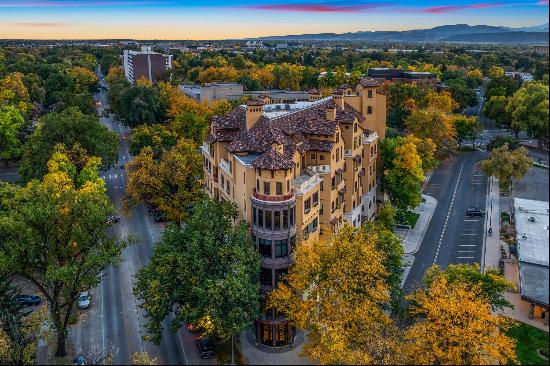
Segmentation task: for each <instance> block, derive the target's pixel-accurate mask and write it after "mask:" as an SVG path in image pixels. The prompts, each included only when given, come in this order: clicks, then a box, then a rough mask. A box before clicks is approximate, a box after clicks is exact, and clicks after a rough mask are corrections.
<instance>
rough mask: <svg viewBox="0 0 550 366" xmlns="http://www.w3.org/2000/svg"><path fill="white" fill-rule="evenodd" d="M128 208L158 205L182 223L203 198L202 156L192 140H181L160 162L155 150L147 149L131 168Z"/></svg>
mask: <svg viewBox="0 0 550 366" xmlns="http://www.w3.org/2000/svg"><path fill="white" fill-rule="evenodd" d="M127 170H128V184H127V187H126V195H125V202H126V205H127V206H130V205H135V204H139V203H140V202H142V201H143V200H145V201H147V202H149V203H152V204H154V205H156V206H157V207H158V208H159V209H160V210H161V211H162V212H164V213H165V214H166V216H167V217H168V219H170V220H174V221H179V220H182V219H184V218H185V217H186V216H187V215H188V213H187V211H186V208H187V207H188V206H189V205H190V204H192V203H193V202H195V201H197V199H198V198H199V197H200V195H201V192H202V191H201V187H200V181H199V179H200V175H201V173H202V161H201V156H200V155H199V153H198V150H197V147H196V146H195V145H194V144H193V143H192V142H191V141H188V140H184V139H182V140H180V141H178V143H177V145H176V146H174V147H173V148H172V149H170V150H165V151H163V153H162V156H161V157H160V159H158V160H157V159H156V158H155V156H154V154H153V150H152V149H151V148H150V147H148V146H147V147H145V148H143V149H142V150H141V152H140V153H139V155H137V156H136V157H135V158H134V159H133V160H132V161H131V162H130V163H128V165H127Z"/></svg>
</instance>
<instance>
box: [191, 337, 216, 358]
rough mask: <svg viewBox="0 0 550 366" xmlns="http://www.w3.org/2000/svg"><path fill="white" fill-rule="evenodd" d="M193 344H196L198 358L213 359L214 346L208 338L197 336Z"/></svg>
mask: <svg viewBox="0 0 550 366" xmlns="http://www.w3.org/2000/svg"><path fill="white" fill-rule="evenodd" d="M195 343H196V344H197V348H198V350H199V356H200V358H213V357H214V345H213V344H212V342H211V341H210V340H209V339H208V338H206V337H203V336H198V337H197V338H196V339H195Z"/></svg>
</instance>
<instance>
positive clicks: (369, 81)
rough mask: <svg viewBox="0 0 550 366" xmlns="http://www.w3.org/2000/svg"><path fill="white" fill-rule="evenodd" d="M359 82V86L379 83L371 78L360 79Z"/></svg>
mask: <svg viewBox="0 0 550 366" xmlns="http://www.w3.org/2000/svg"><path fill="white" fill-rule="evenodd" d="M359 84H361V86H363V87H373V86H380V83H379V82H378V81H376V80H374V79H372V78H368V79H361V80H359Z"/></svg>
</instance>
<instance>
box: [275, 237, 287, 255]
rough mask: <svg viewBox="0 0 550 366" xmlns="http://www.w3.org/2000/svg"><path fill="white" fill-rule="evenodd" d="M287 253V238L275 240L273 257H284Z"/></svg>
mask: <svg viewBox="0 0 550 366" xmlns="http://www.w3.org/2000/svg"><path fill="white" fill-rule="evenodd" d="M287 255H288V240H287V239H284V240H275V258H281V257H286V256H287Z"/></svg>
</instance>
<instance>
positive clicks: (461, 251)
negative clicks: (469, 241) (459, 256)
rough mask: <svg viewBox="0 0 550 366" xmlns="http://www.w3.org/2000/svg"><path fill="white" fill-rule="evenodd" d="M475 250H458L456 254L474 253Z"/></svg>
mask: <svg viewBox="0 0 550 366" xmlns="http://www.w3.org/2000/svg"><path fill="white" fill-rule="evenodd" d="M475 252H476V251H475V250H459V251H458V253H475Z"/></svg>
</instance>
